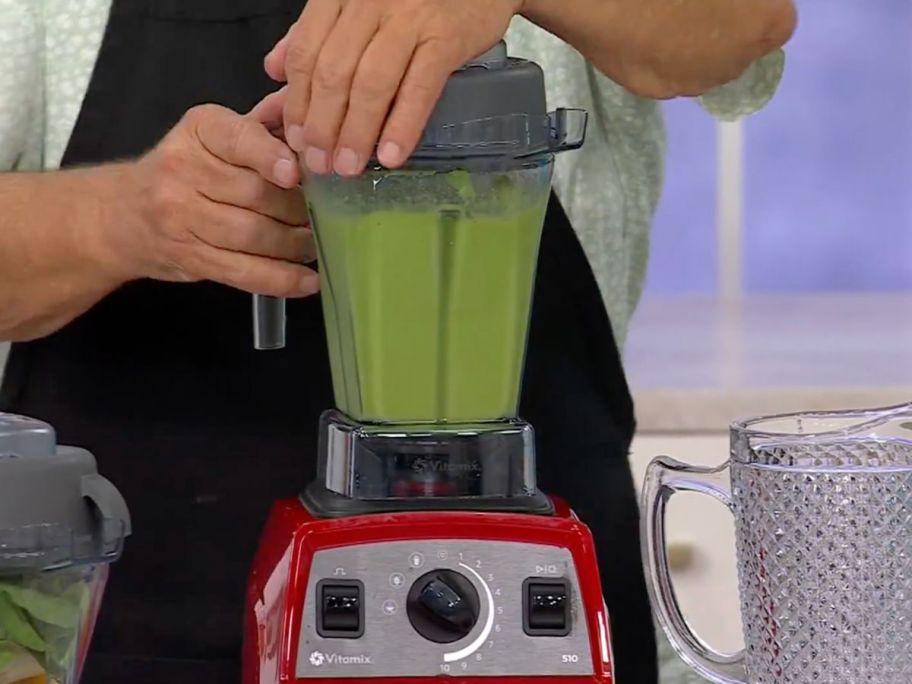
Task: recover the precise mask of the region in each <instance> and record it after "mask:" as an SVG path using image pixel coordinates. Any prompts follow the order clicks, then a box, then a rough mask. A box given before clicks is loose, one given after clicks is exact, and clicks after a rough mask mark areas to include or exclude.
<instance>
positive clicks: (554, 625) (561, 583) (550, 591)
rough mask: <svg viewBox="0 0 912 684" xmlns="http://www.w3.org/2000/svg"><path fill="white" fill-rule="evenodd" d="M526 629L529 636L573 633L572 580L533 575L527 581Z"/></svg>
mask: <svg viewBox="0 0 912 684" xmlns="http://www.w3.org/2000/svg"><path fill="white" fill-rule="evenodd" d="M523 629H524V630H525V632H526V634H528V635H529V636H567V635H568V634H569V633H570V583H569V582H568V581H567V580H565V579H545V578H541V577H530V578H529V579H527V580H526V581H525V582H523Z"/></svg>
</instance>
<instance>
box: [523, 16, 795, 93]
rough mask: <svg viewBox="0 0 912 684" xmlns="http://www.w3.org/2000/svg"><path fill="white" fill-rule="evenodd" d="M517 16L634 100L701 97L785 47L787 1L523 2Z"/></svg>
mask: <svg viewBox="0 0 912 684" xmlns="http://www.w3.org/2000/svg"><path fill="white" fill-rule="evenodd" d="M521 13H522V14H523V16H525V17H526V18H527V19H529V20H530V21H532V22H533V23H536V24H538V25H539V26H541V27H542V28H544V29H545V30H547V31H549V32H551V33H553V34H555V35H556V36H558V37H560V38H562V39H563V40H565V41H566V42H568V43H570V44H571V45H573V46H574V47H575V48H576V49H578V50H579V51H580V52H581V53H582V54H583V55H585V56H586V58H587V59H588V60H589V61H590V62H592V63H593V64H594V65H595V66H596V68H598V69H600V70H601V71H602V72H604V73H605V74H606V75H607V76H609V77H610V78H612V79H613V80H615V81H617V82H618V83H621V84H622V85H624V86H625V87H627V88H628V89H630V90H632V91H634V92H636V93H637V94H639V95H643V96H646V97H655V98H667V97H674V96H678V95H699V94H702V92H705V90H707V89H708V88H711V87H714V86H716V85H722V84H723V83H725V82H728V81H731V80H734V79H736V78H737V77H738V76H740V75H741V73H742V72H743V71H744V69H745V68H746V67H747V66H749V65H750V64H751V63H752V62H753V61H755V60H757V59H759V58H760V57H762V56H764V55H766V54H768V53H770V52H772V51H773V50H775V49H777V48H779V47H781V46H782V45H784V44H785V43H786V42H787V41H788V40H789V38H790V37H791V35H792V33H793V32H794V29H795V24H796V19H797V18H796V12H795V6H794V3H793V0H697V1H696V2H684V1H682V0H572V1H571V2H555V0H525V2H524V6H523V9H522V12H521Z"/></svg>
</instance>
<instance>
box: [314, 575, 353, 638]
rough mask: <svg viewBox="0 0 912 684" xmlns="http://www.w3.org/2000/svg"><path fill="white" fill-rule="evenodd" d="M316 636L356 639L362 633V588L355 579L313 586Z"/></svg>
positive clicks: (326, 582)
mask: <svg viewBox="0 0 912 684" xmlns="http://www.w3.org/2000/svg"><path fill="white" fill-rule="evenodd" d="M317 634H319V635H320V636H321V637H324V638H328V639H357V638H358V637H360V636H361V635H362V634H364V585H363V584H361V582H359V581H357V580H323V581H322V582H320V583H319V584H317Z"/></svg>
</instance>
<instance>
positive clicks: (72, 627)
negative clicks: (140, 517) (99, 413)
mask: <svg viewBox="0 0 912 684" xmlns="http://www.w3.org/2000/svg"><path fill="white" fill-rule="evenodd" d="M129 534H130V515H129V512H128V511H127V506H126V504H125V503H124V500H123V497H122V496H121V495H120V493H119V492H118V491H117V489H116V488H115V487H114V485H112V484H111V483H110V482H109V481H108V480H106V479H105V478H103V477H102V476H101V475H99V474H98V472H97V469H96V465H95V459H94V458H93V457H92V455H91V454H90V453H89V452H88V451H85V450H83V449H76V448H73V447H64V446H61V447H58V446H57V441H56V434H55V432H54V429H53V428H52V427H51V426H50V425H47V424H46V423H42V422H40V421H37V420H32V419H30V418H24V417H21V416H15V415H10V414H4V413H0V684H76V683H77V682H78V681H79V676H80V673H81V670H82V665H83V663H84V661H85V657H86V654H87V652H88V647H89V642H90V641H91V638H92V632H93V630H94V626H95V618H96V617H97V615H98V609H99V607H100V605H101V599H102V595H103V593H104V589H105V583H106V581H107V578H108V568H109V565H110V563H112V562H113V561H115V560H116V559H117V558H118V557H119V556H120V553H121V550H122V548H123V541H124V538H125V537H126V536H127V535H129Z"/></svg>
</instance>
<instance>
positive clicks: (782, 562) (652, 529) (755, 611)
mask: <svg viewBox="0 0 912 684" xmlns="http://www.w3.org/2000/svg"><path fill="white" fill-rule="evenodd" d="M681 491H690V492H699V493H703V494H708V495H710V496H712V497H715V498H716V499H718V500H719V501H721V502H722V503H724V504H725V505H726V506H728V507H729V509H730V510H731V511H732V513H733V514H734V516H735V532H736V540H737V557H738V582H739V590H740V600H741V619H742V622H743V630H744V642H745V650H744V651H742V652H740V653H737V654H722V653H718V652H716V651H715V650H713V649H712V648H711V647H710V646H708V645H706V644H705V643H704V642H703V641H702V640H701V639H700V637H699V636H698V635H696V634H695V633H694V632H693V631H692V630H691V628H690V627H689V625H688V624H687V622H686V620H685V619H684V617H683V615H682V613H681V610H680V607H679V606H678V604H677V602H676V599H675V595H674V591H673V588H672V586H671V580H670V572H669V567H668V559H667V557H666V555H665V521H664V516H665V507H666V504H667V501H668V499H669V498H670V497H671V496H672V495H673V494H675V493H677V492H681ZM643 503H644V518H643V536H644V540H645V546H644V560H645V564H646V569H647V575H648V577H649V589H650V593H651V595H652V599H653V605H654V606H655V610H656V612H657V614H658V618H659V621H660V623H661V624H662V626H663V628H664V629H665V631H666V633H667V634H668V637H669V639H670V640H671V643H672V645H673V646H674V648H675V650H676V651H677V652H678V653H679V655H680V656H681V657H682V658H683V659H684V660H685V661H686V662H687V663H688V664H689V665H690V666H691V667H692V668H693V669H694V670H696V671H697V672H698V673H699V674H701V675H702V676H703V677H705V678H707V679H709V680H710V681H712V682H717V683H719V684H740V683H749V684H811V683H814V684H854V683H855V682H867V683H868V684H898V683H899V682H908V681H912V632H910V625H912V405H906V406H901V407H894V408H888V409H882V410H874V411H843V412H831V413H799V414H791V415H782V416H775V417H768V418H757V419H753V420H748V421H745V422H742V423H737V424H735V425H733V426H732V429H731V458H730V460H729V461H728V462H727V463H726V464H724V465H722V466H720V467H718V468H696V467H693V466H688V465H685V464H683V463H680V462H678V461H675V460H673V459H670V458H665V457H662V458H658V459H656V460H655V461H653V463H652V464H651V465H650V467H649V470H648V472H647V477H646V485H645V488H644V494H643Z"/></svg>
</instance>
